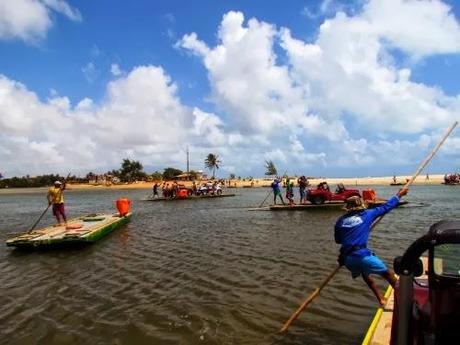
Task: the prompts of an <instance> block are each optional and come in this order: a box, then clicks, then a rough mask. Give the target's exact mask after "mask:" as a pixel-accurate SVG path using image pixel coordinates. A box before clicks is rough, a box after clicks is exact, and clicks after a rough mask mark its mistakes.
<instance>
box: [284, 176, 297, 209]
mask: <svg viewBox="0 0 460 345" xmlns="http://www.w3.org/2000/svg"><path fill="white" fill-rule="evenodd" d="M286 199H288V200H289V205H290V206H292V205H295V202H294V182H291V181H290V180H289V179H287V180H286Z"/></svg>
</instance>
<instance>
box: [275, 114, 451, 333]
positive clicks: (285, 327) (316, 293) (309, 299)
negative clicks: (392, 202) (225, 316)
mask: <svg viewBox="0 0 460 345" xmlns="http://www.w3.org/2000/svg"><path fill="white" fill-rule="evenodd" d="M457 124H458V122H457V121H455V122H454V123H453V124H452V126H450V127H449V129H448V130H447V132H446V134H444V136H443V137H442V138H441V140H440V141H439V143H438V144H437V145H436V146H435V148H434V149H433V150H431V152H430V153H429V154H428V156H427V157H426V158H425V159H424V160H423V162H422V163H421V164H420V166H419V167H418V169H417V170H416V171H415V173H414V175H413V176H412V178H411V179H410V180H409V181H407V183H406V184H405V185H404V187H403V188H409V186H410V185H411V184H412V183H413V182H414V181H415V179H416V178H417V176H418V175H420V173H421V172H422V170H423V169H424V168H425V167H426V166H427V165H428V163H429V162H430V161H431V159H432V158H433V157H434V155H435V154H436V153H437V152H438V151H439V149H440V147H441V146H442V144H443V143H444V141H446V139H447V137H448V136H449V135H450V134H451V133H452V131H453V130H454V128H455V127H456V126H457ZM382 218H383V216H381V217H379V218H377V219H376V220H375V222H374V223H373V224H372V227H371V230H372V229H374V228H375V226H376V225H377V224H378V223H379V222H380V221H381V220H382ZM341 267H342V266H341V265H339V266H337V267H336V268H334V270H333V271H332V272H331V273H330V274H329V275H328V276H327V277H326V279H324V280H323V282H322V283H321V284H320V285H319V286H318V287H317V288H316V289H315V290H314V291H313V292H312V293H311V294H310V295H309V296H308V297H307V299H306V300H305V301H304V302H303V303H302V304H301V305H300V306H299V308H297V310H296V311H295V312H294V314H292V315H291V317H290V318H289V319H288V320H287V321H286V322H285V323H284V325H283V327H282V328H281V330H280V332H286V331H287V330H288V328H289V326H290V325H291V323H292V322H294V321H295V320H296V319H297V318H298V317H299V315H300V314H301V313H302V312H303V311H304V309H305V308H306V307H307V306H308V305H309V304H310V303H311V302H312V301H313V300H314V299H315V298H316V297H318V296H319V294H320V292H321V290H322V289H323V288H324V287H325V286H326V285H327V284H328V283H329V282H330V281H331V280H332V278H333V277H334V276H335V275H336V274H337V272H338V271H339V270H340V268H341Z"/></svg>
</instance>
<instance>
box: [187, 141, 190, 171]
mask: <svg viewBox="0 0 460 345" xmlns="http://www.w3.org/2000/svg"><path fill="white" fill-rule="evenodd" d="M189 154H190V152H189V150H188V145H187V174H190V157H189Z"/></svg>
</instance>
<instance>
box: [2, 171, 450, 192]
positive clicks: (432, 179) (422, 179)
mask: <svg viewBox="0 0 460 345" xmlns="http://www.w3.org/2000/svg"><path fill="white" fill-rule="evenodd" d="M410 178H411V176H396V182H399V183H405V182H406V179H410ZM291 179H292V180H294V182H296V180H297V178H295V177H291ZM272 181H273V178H268V177H266V178H255V179H253V180H252V181H251V180H249V179H244V180H243V179H241V180H237V179H234V180H227V179H225V187H228V186H229V184H228V182H230V187H231V188H248V187H251V186H252V187H254V188H257V187H270V184H271V182H272ZM322 181H326V182H327V183H329V184H330V185H331V186H334V185H336V184H338V183H343V184H344V185H345V186H350V187H351V186H389V185H390V184H391V183H392V182H393V176H384V177H347V178H337V177H334V178H328V177H325V178H314V179H309V182H310V187H314V186H316V185H317V184H318V183H320V182H322ZM165 182H166V183H169V184H171V183H173V181H165ZM443 182H444V175H429V179H426V174H425V175H420V176H419V177H418V178H417V179H416V180H415V182H414V184H418V185H441V184H442V183H443ZM162 183H163V182H162ZM162 183H161V184H162ZM178 183H180V184H184V185H186V186H187V187H190V186H191V185H192V181H178ZM196 183H200V181H196ZM201 183H204V181H201ZM153 184H154V182H134V183H129V184H113V185H108V186H107V185H102V184H97V185H95V184H87V183H84V184H68V185H67V189H68V190H98V189H101V190H110V189H113V190H136V189H152V187H153ZM161 184H160V185H161ZM395 187H398V186H395ZM40 190H43V191H44V192H45V191H46V190H47V187H35V188H34V187H29V188H5V189H0V193H1V194H11V193H27V192H33V191H40Z"/></svg>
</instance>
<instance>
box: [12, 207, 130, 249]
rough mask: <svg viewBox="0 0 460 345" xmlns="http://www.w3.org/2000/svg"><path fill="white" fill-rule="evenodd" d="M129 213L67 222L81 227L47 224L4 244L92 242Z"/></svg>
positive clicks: (107, 232)
mask: <svg viewBox="0 0 460 345" xmlns="http://www.w3.org/2000/svg"><path fill="white" fill-rule="evenodd" d="M131 215H132V214H131V213H128V214H127V215H126V216H124V217H120V216H119V215H118V214H98V215H96V216H91V217H89V216H84V217H80V218H76V219H72V220H70V221H68V222H67V224H68V225H69V226H72V225H76V224H81V225H82V227H81V228H79V229H66V227H65V226H64V225H62V226H57V227H55V226H48V227H46V228H43V229H39V230H34V231H32V232H31V233H23V234H20V235H18V236H15V237H13V238H10V239H8V240H7V241H6V245H7V246H9V247H22V248H27V247H29V248H38V247H47V246H55V245H60V244H77V243H92V242H95V241H97V240H99V239H100V238H101V237H103V236H105V235H107V234H109V233H110V232H112V231H113V230H115V229H116V228H118V227H119V226H121V225H123V224H126V223H127V222H129V220H130V219H131Z"/></svg>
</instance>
